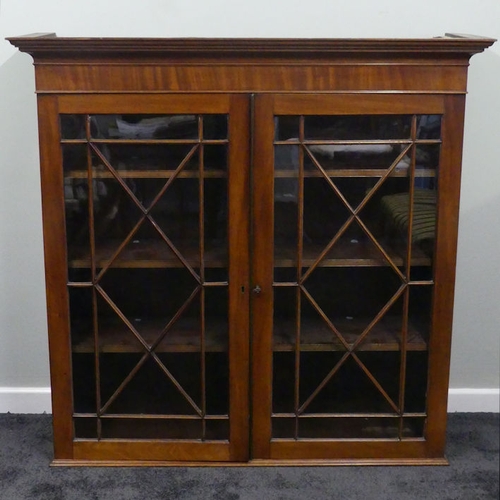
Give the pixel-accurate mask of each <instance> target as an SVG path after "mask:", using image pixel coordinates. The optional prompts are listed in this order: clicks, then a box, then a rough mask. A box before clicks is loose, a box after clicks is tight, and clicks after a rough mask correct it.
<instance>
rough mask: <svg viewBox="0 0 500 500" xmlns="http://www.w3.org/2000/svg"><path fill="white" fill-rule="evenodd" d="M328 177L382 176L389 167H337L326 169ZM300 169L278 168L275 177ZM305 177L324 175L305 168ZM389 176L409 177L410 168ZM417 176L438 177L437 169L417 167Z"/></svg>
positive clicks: (289, 174)
mask: <svg viewBox="0 0 500 500" xmlns="http://www.w3.org/2000/svg"><path fill="white" fill-rule="evenodd" d="M325 172H326V173H327V174H328V177H333V178H335V177H377V178H380V177H382V176H383V175H385V174H386V172H387V168H357V167H354V166H353V167H346V166H342V168H335V169H327V170H326V169H325ZM298 175H299V173H298V170H297V169H293V168H288V169H276V170H275V171H274V177H275V179H280V178H293V179H297V178H298ZM304 177H306V178H309V177H311V178H313V177H323V174H322V173H321V172H320V171H319V170H304ZM389 177H409V169H400V170H397V169H395V170H394V171H393V172H391V174H390V175H389ZM415 177H436V170H435V169H434V168H417V169H415Z"/></svg>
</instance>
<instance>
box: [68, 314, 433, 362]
mask: <svg viewBox="0 0 500 500" xmlns="http://www.w3.org/2000/svg"><path fill="white" fill-rule="evenodd" d="M369 322H370V319H369V318H354V319H346V318H340V319H336V320H334V321H333V323H334V325H335V326H336V327H337V328H338V330H339V331H340V332H341V333H342V335H343V336H344V338H345V340H346V341H347V342H348V343H349V344H350V345H352V344H354V342H355V341H356V340H357V338H358V336H359V334H360V332H362V331H363V329H364V328H365V327H366V326H367V325H368V323H369ZM165 323H166V321H163V322H162V321H161V320H142V321H141V322H140V323H135V325H134V326H135V327H136V328H137V330H138V332H139V334H140V335H141V336H142V338H143V339H144V340H145V341H146V342H147V344H148V345H152V344H153V343H154V342H155V341H156V339H157V338H158V335H159V334H160V332H161V331H162V329H163V328H164V326H165ZM207 323H208V324H209V325H210V327H209V328H207V330H206V332H205V351H206V352H227V338H228V335H227V326H226V325H225V323H224V322H223V321H221V320H220V319H219V320H218V319H211V318H210V319H209V320H208V321H207ZM401 324H402V320H401V318H399V319H398V318H395V317H388V318H382V320H381V321H380V322H379V323H378V324H377V325H376V326H374V327H373V329H372V331H371V332H370V333H369V334H368V336H367V337H366V339H365V340H364V341H363V342H362V344H361V345H360V346H359V347H358V348H357V350H358V351H400V350H401V346H400V330H401ZM295 328H296V327H295V324H294V322H293V321H290V320H283V321H281V320H280V321H276V322H275V325H274V337H273V338H274V347H273V350H274V351H275V352H290V351H293V350H294V349H295ZM99 346H100V347H99V349H100V352H101V353H103V354H106V353H143V352H145V348H144V347H143V346H142V344H141V343H140V342H139V340H138V339H137V338H136V337H135V335H134V334H133V333H132V332H131V331H130V330H128V328H127V327H126V326H125V324H124V323H121V322H120V321H119V320H116V321H112V322H110V321H109V320H108V321H107V322H106V321H104V322H102V324H101V325H100V330H99ZM300 349H301V351H344V350H345V348H344V347H343V345H342V344H341V342H340V341H339V339H338V338H337V337H336V335H335V334H334V333H333V332H332V331H331V330H330V329H329V328H328V326H327V325H326V323H324V322H323V321H322V320H320V319H318V320H316V319H315V320H311V319H307V318H306V319H304V320H303V321H302V325H301V345H300ZM426 349H427V344H426V342H425V340H424V339H423V337H422V335H421V334H420V333H419V331H418V330H417V329H416V328H415V327H414V326H412V325H410V326H409V331H408V343H407V350H408V351H425V350H426ZM200 350H201V340H200V327H199V322H198V321H196V320H194V319H181V320H179V321H178V323H177V325H176V326H175V327H174V328H173V329H172V330H171V331H170V332H168V333H167V335H166V336H165V338H164V339H163V341H162V342H161V343H160V345H159V346H158V347H157V348H156V349H155V352H159V353H161V352H186V353H188V352H200ZM73 352H74V353H80V354H82V353H93V352H94V338H93V336H92V334H91V333H90V332H89V334H88V335H86V336H85V337H84V338H82V339H81V340H79V341H76V342H75V343H74V344H73Z"/></svg>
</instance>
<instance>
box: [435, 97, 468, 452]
mask: <svg viewBox="0 0 500 500" xmlns="http://www.w3.org/2000/svg"><path fill="white" fill-rule="evenodd" d="M444 102H445V112H444V115H443V121H442V132H441V133H442V149H441V158H440V176H439V184H440V187H439V191H438V192H439V198H438V203H437V210H438V216H437V227H436V230H437V231H436V232H437V234H436V250H435V255H436V261H435V263H434V265H435V270H434V273H435V278H434V279H435V292H434V302H433V322H432V335H431V342H430V345H429V386H428V394H427V401H428V420H427V440H428V444H429V452H430V454H431V456H442V455H443V454H444V448H445V444H446V442H445V441H446V440H445V438H446V420H447V418H446V414H447V393H448V382H449V371H450V355H451V352H450V345H451V331H452V324H453V297H454V290H455V274H456V272H455V269H456V267H455V266H456V252H457V238H458V206H459V202H460V174H461V165H462V142H463V129H464V127H463V122H464V113H465V96H447V97H446V98H445V99H444Z"/></svg>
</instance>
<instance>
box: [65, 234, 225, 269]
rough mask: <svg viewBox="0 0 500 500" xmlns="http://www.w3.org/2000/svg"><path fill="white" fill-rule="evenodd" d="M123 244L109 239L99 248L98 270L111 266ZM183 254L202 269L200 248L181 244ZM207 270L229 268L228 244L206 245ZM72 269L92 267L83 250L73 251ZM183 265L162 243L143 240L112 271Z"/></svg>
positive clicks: (130, 246)
mask: <svg viewBox="0 0 500 500" xmlns="http://www.w3.org/2000/svg"><path fill="white" fill-rule="evenodd" d="M120 243H121V241H119V240H109V241H107V242H106V244H104V245H98V246H97V248H96V267H97V268H102V267H105V266H106V265H108V263H109V261H110V258H111V257H112V255H113V253H114V252H115V251H116V250H117V249H118V247H119V245H120ZM178 250H179V252H180V253H181V255H182V256H183V257H184V258H185V259H186V260H187V262H188V263H189V264H190V265H191V266H192V267H195V268H196V267H200V253H199V248H198V246H197V245H191V246H190V245H186V244H184V245H179V247H178ZM204 265H205V267H213V268H221V267H222V268H223V267H227V266H228V259H227V250H226V248H225V245H221V246H220V247H218V248H211V247H209V246H207V247H206V248H205V252H204ZM68 266H69V267H70V268H89V267H90V257H89V255H88V254H87V255H85V254H83V253H82V252H81V249H71V250H70V257H69V259H68ZM182 267H184V264H183V263H182V262H181V261H180V260H179V259H178V258H177V257H176V256H175V254H174V253H173V252H172V251H171V250H170V248H169V247H168V245H167V244H166V243H165V242H164V241H163V240H141V241H140V242H137V243H133V241H132V242H130V243H129V244H128V245H127V246H126V247H125V248H124V249H123V250H122V252H121V253H120V255H119V256H118V258H117V259H116V260H115V261H114V262H113V264H112V268H113V269H118V268H134V269H146V268H182Z"/></svg>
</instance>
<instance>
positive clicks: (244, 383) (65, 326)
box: [38, 93, 250, 464]
mask: <svg viewBox="0 0 500 500" xmlns="http://www.w3.org/2000/svg"><path fill="white" fill-rule="evenodd" d="M38 113H39V124H40V127H39V130H40V157H41V181H42V202H43V227H44V245H45V262H46V290H47V309H48V328H49V351H50V353H49V354H50V366H51V382H52V405H53V425H54V457H55V460H54V463H55V464H68V463H71V462H73V461H79V462H85V463H87V464H90V463H93V462H97V461H99V462H101V461H102V460H111V461H113V462H116V463H122V462H129V461H131V460H140V461H146V460H153V461H167V460H168V461H180V460H186V461H192V462H199V461H217V462H225V461H234V462H237V461H240V462H241V461H247V460H248V435H249V428H248V426H249V418H248V413H249V402H248V393H249V389H248V387H249V378H248V374H249V369H248V363H249V319H248V317H249V294H250V292H249V286H248V275H249V272H248V266H249V216H248V204H249V202H248V200H249V97H248V96H246V95H230V94H218V95H210V96H207V95H204V94H196V93H194V94H145V93H141V94H123V95H120V94H93V95H89V94H86V95H82V94H62V95H43V94H39V95H38ZM63 113H71V114H85V113H89V114H92V113H95V114H115V113H116V114H127V113H140V114H147V113H155V114H157V113H166V114H177V113H181V114H210V113H217V114H223V113H226V114H228V116H229V117H230V118H229V127H228V136H229V152H228V246H229V248H228V252H229V255H230V257H229V293H228V295H229V305H228V321H229V325H230V328H229V351H228V356H229V372H230V375H229V388H230V389H229V393H230V403H229V404H230V407H229V420H230V425H229V428H230V430H229V432H230V439H229V442H227V441H226V442H224V441H206V442H196V441H170V442H166V441H165V442H155V441H142V442H137V441H133V440H129V441H127V440H123V441H122V442H117V441H116V440H101V441H97V440H86V439H77V440H75V439H74V434H73V433H74V430H73V409H72V406H73V404H72V400H73V394H72V393H73V388H72V382H71V380H72V378H71V373H72V368H71V364H72V363H71V357H72V350H71V342H70V338H71V335H70V320H69V294H68V289H67V281H68V276H67V274H68V273H67V249H66V245H65V244H64V243H63V242H65V241H66V234H65V222H64V220H65V205H64V175H63V164H62V154H61V145H60V129H59V115H60V114H63Z"/></svg>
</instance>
